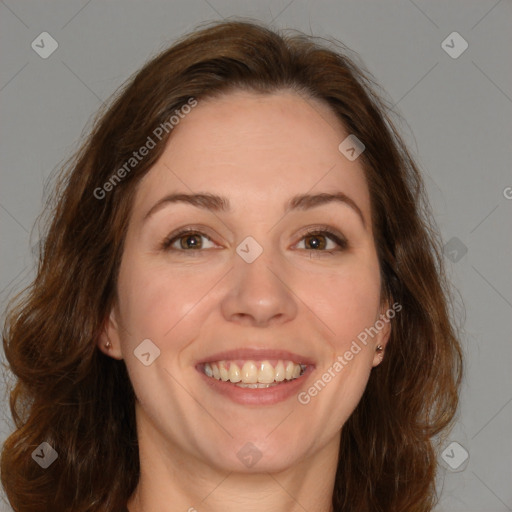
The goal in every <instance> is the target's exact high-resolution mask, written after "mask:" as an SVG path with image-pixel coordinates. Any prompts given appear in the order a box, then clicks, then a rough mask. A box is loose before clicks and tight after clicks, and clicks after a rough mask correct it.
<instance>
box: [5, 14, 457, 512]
mask: <svg viewBox="0 0 512 512" xmlns="http://www.w3.org/2000/svg"><path fill="white" fill-rule="evenodd" d="M331 43H332V41H330V42H329V41H325V40H320V39H319V38H313V37H310V36H306V35H304V34H301V33H297V32H292V33H289V32H287V31H280V32H279V31H275V30H271V29H269V28H268V27H265V26H263V25H261V24H258V23H252V22H250V23H249V22H245V21H228V22H219V23H214V24H211V25H209V26H206V27H204V26H203V27H199V28H197V29H196V30H195V31H194V32H192V33H190V34H188V35H186V36H185V37H183V38H181V39H180V40H178V41H177V42H176V43H175V44H173V45H172V46H171V47H170V48H167V49H166V50H165V51H163V52H162V53H160V54H159V55H158V56H156V57H155V58H153V59H152V60H151V61H149V62H148V63H146V64H145V66H144V67H143V68H142V69H141V70H140V71H139V72H138V73H136V74H135V75H134V77H132V78H131V79H130V80H129V81H128V82H127V83H126V84H125V85H124V86H122V87H121V88H120V90H119V91H118V92H117V93H115V94H114V96H113V97H112V99H111V101H110V103H109V105H108V106H105V107H104V109H103V110H102V111H101V112H100V114H99V115H98V116H97V117H96V119H95V121H94V123H93V125H92V128H91V130H90V133H89V134H88V136H87V138H86V140H85V142H84V143H83V145H82V147H81V148H80V149H79V150H78V151H77V153H76V155H75V156H74V157H73V158H72V159H71V160H70V161H68V162H67V163H66V164H65V165H64V166H62V168H61V172H60V173H59V175H58V179H57V181H56V183H55V186H54V188H53V190H54V193H53V195H52V197H51V198H50V200H49V201H48V202H47V205H46V209H45V212H46V214H47V220H46V221H45V222H46V223H45V226H46V228H45V232H44V236H43V243H42V245H41V251H40V255H39V263H38V269H37V275H36V277H35V279H34V281H33V282H32V284H31V285H30V286H29V287H28V288H26V289H25V290H24V292H23V293H22V294H20V295H18V296H17V297H15V298H14V299H13V301H12V302H11V303H10V305H9V309H8V315H7V319H6V322H5V325H4V330H3V345H4V350H5V355H6V358H7V361H8V367H9V368H10V372H12V374H13V376H14V384H13V386H12V389H10V407H11V413H12V417H13V420H14V423H15V430H14V431H13V433H11V435H10V436H9V437H8V438H7V440H6V442H5V444H4V447H3V451H2V455H1V472H2V474H1V478H2V484H3V487H4V489H5V492H6V495H7V497H8V499H9V501H10V503H11V505H12V507H13V509H14V510H15V511H16V512H43V511H44V512H46V511H48V510H52V511H54V512H60V511H73V512H86V511H88V512H92V511H94V512H110V511H118V510H122V509H124V507H125V506H126V503H127V501H128V498H129V497H130V496H131V494H132V493H133V491H134V489H135V487H136V485H137V482H138V479H139V471H140V467H139V455H138V444H137V435H136V428H135V413H134V403H135V402H134V401H135V396H134V392H133V388H132V386H131V383H130V380H129V377H128V374H127V371H126V367H125V364H124V362H123V361H119V360H115V359H113V358H110V357H108V356H105V355H104V354H103V353H102V352H101V351H100V350H99V349H98V347H97V344H96V342H97V340H98V337H99V335H100V332H101V331H102V328H103V326H104V325H105V321H106V318H107V316H108V312H109V311H110V309H111V307H112V306H113V304H114V301H115V297H116V281H117V275H118V270H119V266H120V261H121V256H122V252H123V241H124V237H125V233H126V230H127V222H128V218H129V213H130V210H131V207H132V204H133V199H134V194H135V192H136V187H137V184H138V183H139V181H140V180H141V178H142V177H143V176H144V175H145V173H146V172H148V170H149V169H150V168H151V167H152V166H153V165H154V164H155V162H156V161H157V159H158V158H159V156H160V155H161V154H162V152H163V150H164V147H165V144H166V142H167V139H168V137H169V136H172V132H171V131H169V133H166V134H164V136H163V137H162V138H161V140H159V141H158V142H157V144H156V147H155V148H154V149H152V151H150V152H149V154H148V155H147V157H146V158H144V159H143V160H141V161H140V162H139V163H138V164H137V165H136V166H135V167H134V168H133V169H132V170H131V171H130V172H129V173H125V174H126V175H125V176H124V177H123V179H121V180H119V182H118V183H116V185H115V187H111V190H109V191H108V193H104V194H103V193H102V194H101V195H102V197H101V198H98V196H99V195H100V194H98V192H97V191H98V190H99V189H102V188H103V190H106V187H105V183H107V182H109V180H111V178H112V175H113V173H115V172H116V170H118V169H120V168H121V167H122V166H123V164H124V163H125V162H126V161H127V160H128V159H129V158H130V157H132V155H133V151H135V150H137V149H138V148H140V147H141V146H143V145H144V144H145V143H146V141H147V137H148V135H150V134H151V133H153V131H154V130H155V127H157V126H159V125H161V124H162V123H165V122H166V121H167V120H168V119H169V117H170V116H171V115H172V114H173V112H175V111H176V110H178V109H180V108H181V107H182V106H183V105H184V104H185V103H186V102H187V101H189V100H190V99H191V98H196V99H197V100H199V101H200V100H201V99H204V98H209V97H214V96H215V95H217V94H225V93H229V91H233V90H239V89H243V90H247V91H254V92H258V93H272V92H276V91H280V90H289V89H291V90H294V91H296V92H297V93H299V94H301V95H303V96H304V97H306V98H317V99H320V100H322V101H323V102H324V103H325V104H327V105H329V106H330V108H331V109H332V111H333V112H334V113H335V114H336V115H337V116H338V118H339V119H340V120H341V121H342V123H343V125H344V126H345V128H346V130H347V131H348V133H351V134H354V135H356V136H357V138H358V139H360V140H361V141H363V142H364V145H365V146H366V149H365V151H364V153H363V154H362V155H361V157H360V159H361V163H362V166H363V168H364V173H365V176H366V180H367V183H368V187H369V191H370V200H371V210H372V223H373V231H374V237H375V244H376V248H377V254H378V258H379V263H380V269H381V275H382V292H383V295H384V296H385V297H387V298H392V300H393V301H396V302H398V303H399V304H401V305H402V308H403V309H402V311H401V313H400V314H398V315H396V316H395V318H393V319H392V320H391V323H392V328H391V336H390V340H389V342H388V345H387V348H386V357H385V358H384V360H383V362H382V363H381V364H380V365H379V366H378V367H376V368H374V369H373V370H372V372H371V376H370V378H369V382H368V385H367V387H366V390H365V392H364V395H363V397H362V399H361V401H360V403H359V404H358V406H357V408H356V409H355V411H354V412H353V414H352V415H351V416H350V418H349V419H348V420H347V422H346V423H345V425H344V426H343V429H342V432H341V446H340V453H339V463H338V468H337V474H336V480H335V488H334V493H333V497H332V502H333V508H334V511H335V512H349V511H350V512H363V511H364V512H368V511H369V510H371V511H373V512H405V511H407V512H427V511H430V510H432V508H433V506H434V505H435V503H436V502H437V492H436V488H435V475H436V468H437V449H438V444H437V443H436V441H437V440H438V439H439V436H442V434H443V433H444V432H447V431H448V430H449V429H450V428H451V426H452V425H453V421H454V418H455V416H456V412H457V406H458V395H459V387H460V383H461V378H462V362H463V357H462V350H461V347H460V343H459V341H458V338H459V335H458V334H457V333H458V331H457V328H456V326H455V320H454V317H453V316H452V313H453V299H452V292H451V288H450V286H449V282H448V279H447V277H446V274H445V271H444V270H443V259H442V248H441V241H440V236H439V234H438V230H437V227H436V225H435V222H434V220H433V216H432V213H431V210H430V206H429V203H428V200H427V198H426V192H425V188H424V183H423V181H422V178H421V175H420V171H419V169H418V167H417V165H416V164H415V162H414V161H413V159H412V157H411V156H410V154H409V152H408V150H407V148H406V146H405V144H404V142H403V140H402V138H401V137H400V135H399V132H398V130H397V128H396V126H395V125H394V124H393V122H392V119H391V117H392V114H393V113H394V112H393V107H392V106H391V104H390V102H389V101H387V100H384V99H382V97H381V95H380V94H378V93H377V88H378V86H377V85H376V83H375V80H374V79H373V78H372V76H371V75H370V74H369V73H368V72H367V71H366V70H365V69H364V66H362V65H361V64H356V59H357V57H356V56H355V55H354V56H349V55H350V50H348V49H346V48H345V47H344V46H343V45H342V44H341V43H334V45H332V46H331ZM95 191H96V192H95ZM43 441H46V442H48V443H49V444H50V445H51V446H52V447H53V448H54V449H55V450H56V451H57V452H58V458H57V460H56V461H55V462H54V463H53V464H52V465H51V466H50V467H49V468H47V469H42V468H41V467H39V465H38V464H36V463H34V461H33V460H32V458H31V454H32V452H33V451H34V450H35V449H36V447H38V446H39V445H40V443H41V442H43Z"/></svg>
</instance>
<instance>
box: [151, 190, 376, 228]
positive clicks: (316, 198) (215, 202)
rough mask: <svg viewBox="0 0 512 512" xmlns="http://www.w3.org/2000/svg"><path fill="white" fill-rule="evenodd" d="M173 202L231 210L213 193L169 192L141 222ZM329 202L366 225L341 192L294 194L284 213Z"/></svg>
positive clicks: (353, 203)
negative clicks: (347, 207) (344, 208)
mask: <svg viewBox="0 0 512 512" xmlns="http://www.w3.org/2000/svg"><path fill="white" fill-rule="evenodd" d="M173 203H174V204H175V203H185V204H190V205H192V206H195V207H196V208H201V209H203V210H210V211H213V212H231V206H230V204H229V199H227V198H225V197H221V196H218V195H215V194H209V193H201V194H169V195H166V196H165V197H162V198H161V199H160V200H159V201H157V202H156V203H155V204H154V205H153V206H152V207H151V209H150V210H149V211H148V212H147V213H146V215H145V216H144V218H143V222H145V221H146V220H147V219H148V218H149V217H151V216H152V215H153V214H154V213H156V212H157V211H158V210H160V209H162V208H163V207H164V206H166V205H168V204H173ZM329 203H341V204H344V205H347V206H349V207H350V208H352V210H354V211H355V212H356V213H357V215H358V216H359V218H360V219H361V222H362V223H363V226H364V227H366V221H365V218H364V216H363V212H362V211H361V209H360V208H359V206H357V203H356V202H355V201H354V200H353V199H351V198H350V197H349V196H347V195H346V194H344V193H343V192H336V193H334V194H330V193H327V192H323V193H320V194H300V195H297V196H294V197H292V198H291V199H289V200H288V201H287V202H286V204H285V207H284V213H285V214H286V213H288V212H290V211H293V210H309V209H311V208H316V207H317V206H322V205H325V204H329Z"/></svg>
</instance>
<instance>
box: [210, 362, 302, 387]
mask: <svg viewBox="0 0 512 512" xmlns="http://www.w3.org/2000/svg"><path fill="white" fill-rule="evenodd" d="M305 368H306V366H305V365H301V364H297V363H294V362H293V361H282V360H279V361H277V364H276V365H275V368H274V366H272V364H271V363H270V362H269V361H258V362H255V361H245V362H244V363H243V364H242V365H241V368H240V366H239V365H238V364H237V363H235V362H234V361H217V362H215V363H205V365H204V373H205V374H206V375H208V377H213V378H214V379H217V380H223V381H228V380H229V381H230V382H243V383H245V384H255V383H258V382H259V383H262V384H270V383H272V382H274V381H276V382H281V381H283V380H285V379H286V380H292V379H296V378H297V377H300V375H301V374H302V371H303V370H305Z"/></svg>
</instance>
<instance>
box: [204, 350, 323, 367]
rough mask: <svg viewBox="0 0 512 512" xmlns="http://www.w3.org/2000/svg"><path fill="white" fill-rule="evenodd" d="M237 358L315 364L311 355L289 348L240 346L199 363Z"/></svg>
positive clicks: (213, 355)
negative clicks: (295, 351)
mask: <svg viewBox="0 0 512 512" xmlns="http://www.w3.org/2000/svg"><path fill="white" fill-rule="evenodd" d="M236 359H244V360H253V361H264V360H266V359H282V360H287V361H293V362H294V363H300V364H305V365H314V364H315V362H314V360H313V359H312V358H311V357H307V356H304V355H301V354H297V353H294V352H289V351H288V350H278V349H266V348H238V349H233V350H225V351H223V352H217V353H215V354H212V355H211V356H206V357H204V358H202V359H201V360H199V361H198V363H199V364H204V363H213V362H216V361H229V360H236Z"/></svg>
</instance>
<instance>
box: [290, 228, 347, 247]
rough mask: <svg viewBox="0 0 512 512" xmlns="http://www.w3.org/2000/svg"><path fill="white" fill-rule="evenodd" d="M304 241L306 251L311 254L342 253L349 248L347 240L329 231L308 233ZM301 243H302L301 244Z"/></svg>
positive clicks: (303, 238)
mask: <svg viewBox="0 0 512 512" xmlns="http://www.w3.org/2000/svg"><path fill="white" fill-rule="evenodd" d="M302 240H303V241H304V245H305V247H304V250H306V251H311V252H314V251H315V252H328V253H331V252H333V251H335V250H337V251H340V250H343V249H346V248H347V247H348V243H347V240H346V239H345V238H344V237H343V236H341V235H338V234H336V233H333V232H332V231H329V230H325V229H324V230H319V229H316V230H311V231H309V232H308V233H306V234H305V235H304V236H303V237H302V239H301V241H302ZM299 243H300V242H299Z"/></svg>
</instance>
